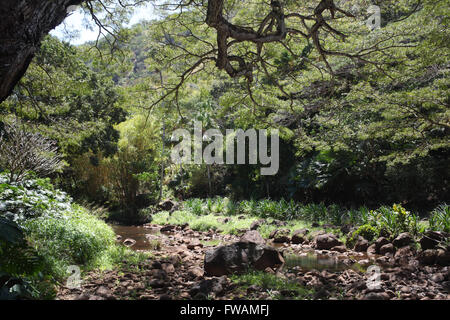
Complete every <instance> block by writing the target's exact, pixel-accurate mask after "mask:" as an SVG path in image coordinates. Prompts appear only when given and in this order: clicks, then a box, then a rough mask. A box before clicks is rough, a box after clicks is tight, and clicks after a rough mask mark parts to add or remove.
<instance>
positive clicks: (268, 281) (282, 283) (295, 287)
mask: <svg viewBox="0 0 450 320" xmlns="http://www.w3.org/2000/svg"><path fill="white" fill-rule="evenodd" d="M231 280H232V281H233V282H235V283H237V284H239V286H240V287H241V288H242V289H243V290H247V289H248V288H249V287H250V286H256V287H257V288H261V289H263V290H264V291H266V292H267V293H268V294H269V296H271V298H272V299H283V298H286V296H288V297H293V298H294V299H302V300H305V299H307V300H308V299H312V297H313V294H314V292H313V290H308V289H306V288H304V287H303V286H301V285H300V284H299V283H297V282H294V281H290V280H287V279H283V278H280V277H279V276H276V275H275V274H271V273H266V272H262V271H252V270H250V271H249V272H247V273H245V274H242V275H233V276H232V277H231ZM247 298H248V296H247Z"/></svg>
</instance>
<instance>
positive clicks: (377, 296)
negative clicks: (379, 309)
mask: <svg viewBox="0 0 450 320" xmlns="http://www.w3.org/2000/svg"><path fill="white" fill-rule="evenodd" d="M364 299H366V300H389V294H387V293H386V292H369V293H367V294H366V295H365V297H364Z"/></svg>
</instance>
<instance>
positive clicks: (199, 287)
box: [189, 277, 226, 297]
mask: <svg viewBox="0 0 450 320" xmlns="http://www.w3.org/2000/svg"><path fill="white" fill-rule="evenodd" d="M225 282H226V278H224V277H220V278H213V279H209V280H202V281H200V282H199V283H197V284H195V285H194V286H193V287H192V288H191V289H190V290H189V294H190V295H191V297H195V296H197V295H198V294H199V293H200V294H204V295H206V296H208V295H209V294H211V293H214V294H218V293H221V292H222V291H223V285H224V284H225Z"/></svg>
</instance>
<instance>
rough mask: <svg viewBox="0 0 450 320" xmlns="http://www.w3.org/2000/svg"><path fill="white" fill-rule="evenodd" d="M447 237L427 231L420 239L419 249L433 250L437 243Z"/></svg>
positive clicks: (438, 232)
mask: <svg viewBox="0 0 450 320" xmlns="http://www.w3.org/2000/svg"><path fill="white" fill-rule="evenodd" d="M447 237H448V235H447V234H445V233H444V232H440V231H431V230H430V231H427V232H425V234H424V235H423V237H422V238H421V239H420V247H421V248H422V250H427V249H435V248H436V246H437V245H438V244H439V242H441V241H444V240H445V239H446V238H447Z"/></svg>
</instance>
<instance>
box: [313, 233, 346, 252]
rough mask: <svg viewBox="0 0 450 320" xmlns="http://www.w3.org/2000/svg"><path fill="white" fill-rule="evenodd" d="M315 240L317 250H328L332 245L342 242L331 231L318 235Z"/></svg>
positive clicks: (338, 244)
mask: <svg viewBox="0 0 450 320" xmlns="http://www.w3.org/2000/svg"><path fill="white" fill-rule="evenodd" d="M315 242H316V249H318V250H330V249H331V248H333V247H337V246H341V245H342V242H341V241H339V239H338V238H337V237H336V236H335V235H334V234H332V233H326V234H321V235H318V236H317V237H316V239H315Z"/></svg>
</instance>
